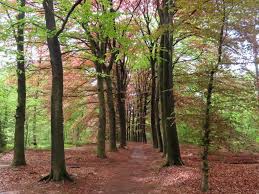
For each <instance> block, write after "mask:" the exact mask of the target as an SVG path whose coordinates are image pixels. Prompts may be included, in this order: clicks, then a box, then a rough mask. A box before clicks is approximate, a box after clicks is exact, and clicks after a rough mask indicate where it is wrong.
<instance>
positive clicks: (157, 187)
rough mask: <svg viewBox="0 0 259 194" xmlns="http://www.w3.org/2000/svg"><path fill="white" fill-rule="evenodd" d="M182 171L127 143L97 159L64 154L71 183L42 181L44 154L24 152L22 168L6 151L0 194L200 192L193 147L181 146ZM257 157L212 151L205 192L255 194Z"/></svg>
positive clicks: (90, 148)
mask: <svg viewBox="0 0 259 194" xmlns="http://www.w3.org/2000/svg"><path fill="white" fill-rule="evenodd" d="M182 157H183V160H184V162H185V166H183V167H170V168H161V166H162V164H163V159H162V158H161V154H160V153H158V152H157V151H156V150H154V149H153V148H152V147H151V146H150V145H143V144H138V143H130V144H129V146H128V148H127V149H124V150H119V152H117V153H108V158H107V159H104V160H102V159H98V158H97V157H96V154H95V145H87V146H84V147H80V148H72V149H68V150H66V162H67V170H68V172H69V173H70V174H71V175H72V177H73V178H74V180H75V181H74V182H72V183H70V182H62V183H53V182H50V183H44V182H38V180H39V179H40V178H41V177H42V176H44V175H46V174H48V172H49V168H50V152H49V151H39V150H37V151H35V150H28V151H27V152H26V158H27V163H28V165H27V166H25V167H19V168H12V167H10V166H8V164H10V162H11V160H12V153H11V152H10V153H6V154H4V155H3V156H0V193H2V192H3V193H9V194H13V193H15V194H16V193H17V194H18V193H19V194H20V193H22V194H23V193H24V194H30V193H51V194H56V193H62V194H63V193H71V194H74V193H75V194H76V193H80V194H84V193H107V194H130V193H131V194H133V193H134V194H135V193H137V194H145V193H170V194H178V193H179V194H185V193H186V194H189V193H190V194H191V193H201V192H200V179H201V176H200V164H201V162H200V154H199V149H198V148H197V147H194V146H188V145H185V146H182ZM258 162H259V155H258V154H253V153H240V154H232V153H229V152H217V153H214V154H211V156H210V167H211V171H210V175H211V176H210V183H211V185H210V186H211V187H210V188H211V191H210V192H209V193H212V194H216V193H226V194H235V193H236V194H238V193H240V194H242V193H244V194H258V193H259V184H258V180H259V164H258Z"/></svg>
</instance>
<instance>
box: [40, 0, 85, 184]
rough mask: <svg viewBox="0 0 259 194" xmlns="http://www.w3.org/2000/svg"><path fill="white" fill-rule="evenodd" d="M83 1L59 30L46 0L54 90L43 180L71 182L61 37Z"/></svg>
mask: <svg viewBox="0 0 259 194" xmlns="http://www.w3.org/2000/svg"><path fill="white" fill-rule="evenodd" d="M81 1H82V0H78V1H76V3H75V4H74V5H73V7H72V8H71V9H70V11H69V12H68V14H67V16H66V18H65V20H64V22H63V24H62V27H61V29H59V30H57V27H56V20H55V14H54V13H55V10H54V3H53V0H44V1H43V7H44V12H45V20H46V29H47V30H48V33H47V43H48V48H49V55H50V62H51V69H52V89H51V171H50V174H49V175H48V176H46V177H43V178H42V180H47V181H49V180H53V181H60V180H64V179H68V180H71V178H70V176H69V175H68V173H67V170H66V163H65V152H64V135H63V131H64V118H63V64H62V54H61V48H60V42H59V35H60V34H61V33H62V32H63V30H64V29H65V25H66V23H67V21H68V19H69V16H70V15H71V14H72V12H73V11H74V9H75V8H76V6H77V5H79V4H80V3H81Z"/></svg>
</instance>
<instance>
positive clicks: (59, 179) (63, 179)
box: [39, 172, 74, 183]
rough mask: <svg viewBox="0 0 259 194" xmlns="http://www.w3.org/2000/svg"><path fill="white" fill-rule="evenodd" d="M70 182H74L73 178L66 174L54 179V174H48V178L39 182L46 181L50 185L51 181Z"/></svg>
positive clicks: (45, 177)
mask: <svg viewBox="0 0 259 194" xmlns="http://www.w3.org/2000/svg"><path fill="white" fill-rule="evenodd" d="M66 180H67V181H69V182H74V180H73V178H72V177H71V176H70V175H69V174H68V173H67V172H65V173H64V174H63V175H60V176H59V177H54V176H53V173H50V174H48V175H47V176H44V177H43V178H41V179H40V180H39V182H43V181H45V183H48V182H50V181H66Z"/></svg>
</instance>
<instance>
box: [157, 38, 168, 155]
mask: <svg viewBox="0 0 259 194" xmlns="http://www.w3.org/2000/svg"><path fill="white" fill-rule="evenodd" d="M163 42H164V36H162V37H161V42H160V47H161V48H160V57H161V59H160V64H159V68H158V70H159V74H158V76H159V83H160V84H159V90H160V91H159V95H160V110H161V111H160V112H161V121H162V133H163V155H164V156H166V155H167V138H166V125H165V121H166V118H165V110H164V106H163V104H164V95H163V91H164V85H163V84H161V83H162V81H163V79H164V75H163V66H164V60H163V55H164V52H163V47H162V46H163Z"/></svg>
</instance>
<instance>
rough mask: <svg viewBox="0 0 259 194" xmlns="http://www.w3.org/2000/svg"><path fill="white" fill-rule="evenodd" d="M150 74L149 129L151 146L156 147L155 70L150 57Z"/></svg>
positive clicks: (153, 61) (153, 62)
mask: <svg viewBox="0 0 259 194" xmlns="http://www.w3.org/2000/svg"><path fill="white" fill-rule="evenodd" d="M150 64H151V76H152V85H151V113H150V116H151V131H152V140H153V147H154V148H158V139H157V129H156V128H157V126H156V70H155V65H156V63H155V60H153V59H151V61H150Z"/></svg>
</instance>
